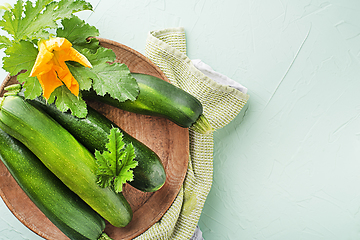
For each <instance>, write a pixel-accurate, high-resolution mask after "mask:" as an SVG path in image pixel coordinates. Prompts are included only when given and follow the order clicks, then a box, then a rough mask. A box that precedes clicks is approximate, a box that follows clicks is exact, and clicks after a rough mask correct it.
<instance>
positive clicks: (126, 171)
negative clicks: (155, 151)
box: [95, 128, 138, 193]
mask: <svg viewBox="0 0 360 240" xmlns="http://www.w3.org/2000/svg"><path fill="white" fill-rule="evenodd" d="M122 137H123V133H122V132H121V131H120V130H119V129H118V128H112V129H111V130H110V134H109V135H108V140H109V142H108V143H107V144H106V149H107V151H104V152H103V153H100V152H99V151H97V150H96V151H95V158H96V163H97V165H98V169H97V173H96V174H97V183H98V184H99V186H101V187H111V188H112V189H113V190H114V191H115V192H116V193H119V192H122V189H123V185H124V184H125V183H126V182H130V181H133V179H134V174H133V170H132V169H133V168H135V167H136V166H137V165H138V162H137V161H136V160H135V150H134V147H133V145H132V144H131V143H130V144H128V145H126V146H125V143H124V142H123V139H122Z"/></svg>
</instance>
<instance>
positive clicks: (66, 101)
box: [48, 85, 87, 118]
mask: <svg viewBox="0 0 360 240" xmlns="http://www.w3.org/2000/svg"><path fill="white" fill-rule="evenodd" d="M55 100H56V101H55ZM48 102H49V103H54V102H55V105H56V107H57V108H58V109H59V110H60V111H62V112H66V111H68V110H69V109H70V111H71V113H72V114H73V115H74V116H76V117H78V118H84V117H86V115H87V105H86V102H85V101H84V100H82V98H81V97H80V96H79V97H76V96H75V95H74V94H72V93H71V92H70V90H69V89H68V88H67V87H66V86H65V85H61V86H60V87H57V88H56V89H55V91H54V92H52V94H51V95H50V98H49V100H48Z"/></svg>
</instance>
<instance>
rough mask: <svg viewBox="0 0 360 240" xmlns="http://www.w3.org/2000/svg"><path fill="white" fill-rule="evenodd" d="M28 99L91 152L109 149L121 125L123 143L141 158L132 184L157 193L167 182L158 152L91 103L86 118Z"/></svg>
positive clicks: (142, 189)
mask: <svg viewBox="0 0 360 240" xmlns="http://www.w3.org/2000/svg"><path fill="white" fill-rule="evenodd" d="M20 94H21V93H20ZM29 102H30V103H31V104H32V105H33V106H35V107H37V108H41V109H42V110H43V111H45V112H46V113H47V114H49V115H50V116H51V117H52V118H53V119H54V120H56V121H57V122H58V123H60V125H62V126H63V127H64V128H65V129H66V130H68V131H69V132H70V133H71V134H72V135H73V136H74V137H75V138H76V139H77V140H78V141H79V142H80V143H82V144H83V145H84V146H85V147H86V148H87V149H89V150H90V151H91V152H92V153H94V152H95V150H98V151H104V150H106V143H107V141H108V140H107V139H108V138H107V136H108V135H109V133H110V130H111V128H112V127H116V128H119V129H120V130H121V132H122V133H123V141H124V143H125V144H129V143H132V144H133V146H134V150H135V155H136V157H135V159H136V160H137V161H138V166H137V167H136V168H134V169H133V173H134V180H133V181H131V182H129V184H130V185H131V186H133V187H135V188H137V189H139V190H141V191H144V192H154V191H156V190H158V189H160V188H161V187H162V186H163V185H164V183H165V180H166V173H165V170H164V166H163V164H162V163H161V160H160V158H159V157H158V155H157V154H156V153H155V152H154V151H152V150H151V149H150V148H148V147H147V146H146V145H145V144H143V143H141V142H140V141H138V140H137V139H135V138H134V137H132V136H131V135H129V134H128V133H126V132H125V131H124V130H122V129H121V128H120V127H119V126H117V125H116V124H115V123H113V122H112V121H110V120H109V119H108V118H106V117H105V116H104V115H102V114H101V113H99V112H97V111H96V110H95V109H93V108H91V107H90V106H88V115H87V116H86V118H77V117H75V116H74V115H72V114H70V113H69V112H61V111H60V110H58V109H57V108H56V106H55V105H54V104H47V103H46V102H45V101H44V99H43V98H37V99H35V100H31V101H29Z"/></svg>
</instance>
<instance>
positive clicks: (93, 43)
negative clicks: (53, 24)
mask: <svg viewBox="0 0 360 240" xmlns="http://www.w3.org/2000/svg"><path fill="white" fill-rule="evenodd" d="M61 24H62V25H63V28H58V29H57V31H56V35H57V36H58V37H63V38H66V39H67V40H69V41H70V42H71V43H72V45H73V47H74V48H75V49H76V50H78V51H81V49H84V48H86V49H89V50H91V52H92V53H95V52H96V50H97V49H98V48H99V47H100V46H99V41H98V40H97V39H96V38H91V39H90V40H88V38H89V37H97V36H99V30H98V29H97V28H95V27H94V26H90V25H89V24H87V23H85V21H83V20H81V19H80V18H78V17H76V16H72V17H71V18H69V19H64V20H62V22H61Z"/></svg>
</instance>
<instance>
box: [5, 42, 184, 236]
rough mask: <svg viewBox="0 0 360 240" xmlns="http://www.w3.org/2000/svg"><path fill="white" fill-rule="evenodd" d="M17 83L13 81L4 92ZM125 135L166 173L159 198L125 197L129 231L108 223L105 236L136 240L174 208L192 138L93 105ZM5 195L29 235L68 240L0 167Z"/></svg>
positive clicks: (126, 55) (145, 68)
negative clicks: (151, 154) (149, 152)
mask: <svg viewBox="0 0 360 240" xmlns="http://www.w3.org/2000/svg"><path fill="white" fill-rule="evenodd" d="M99 41H100V44H101V45H102V46H104V47H106V48H110V49H112V50H113V51H114V52H115V54H116V57H117V59H116V61H117V62H120V63H124V64H126V65H127V66H128V67H129V69H130V71H131V72H136V73H145V74H149V75H153V76H155V77H158V78H161V79H163V80H164V81H168V79H167V78H166V76H165V75H164V74H163V73H162V72H161V70H160V69H159V68H158V67H157V66H156V65H155V64H153V63H152V62H151V61H150V60H149V59H147V58H146V57H145V56H143V55H142V54H140V53H138V52H137V51H135V50H133V49H131V48H129V47H127V46H124V45H123V44H120V43H117V42H114V41H111V40H107V39H102V38H99ZM13 83H16V77H7V78H6V79H5V80H4V82H3V84H2V85H1V88H0V96H2V95H3V94H4V87H5V86H8V85H10V84H13ZM88 104H89V105H91V106H92V107H93V108H95V109H96V110H98V111H99V112H100V113H102V114H104V115H105V116H106V117H108V118H109V119H110V120H112V121H113V122H114V123H116V124H117V125H118V126H120V127H121V128H122V129H123V130H124V131H126V132H127V133H129V134H130V135H132V136H133V137H135V138H137V139H138V140H139V141H141V142H143V143H144V144H145V145H147V146H148V147H149V148H150V149H152V150H153V151H154V152H155V153H157V154H158V156H159V157H160V159H161V161H162V163H163V165H164V167H165V171H166V174H167V176H166V182H165V185H164V186H163V187H162V188H161V189H159V190H158V191H156V192H155V193H144V192H141V191H139V190H137V189H135V188H133V187H131V186H130V185H128V184H126V185H125V187H124V196H125V198H126V199H127V200H128V202H129V203H130V206H131V208H132V210H133V213H134V215H133V219H132V221H131V222H130V223H129V224H128V226H126V227H124V228H116V227H114V226H112V225H110V224H108V223H107V225H106V228H105V232H106V233H107V234H108V235H109V236H110V237H111V238H113V239H114V240H120V239H132V238H134V237H136V236H138V235H140V234H141V233H143V232H144V231H146V230H147V229H148V228H149V227H150V226H152V225H153V224H154V223H156V222H157V221H159V220H160V218H161V217H162V216H163V215H164V213H165V212H166V211H167V210H168V208H169V207H170V206H171V204H172V203H173V201H174V199H175V197H176V196H177V194H178V192H179V190H180V188H181V186H182V183H183V181H184V178H185V174H186V170H187V164H188V157H189V132H188V129H186V128H181V127H179V126H177V125H176V124H174V123H172V122H170V121H169V120H166V119H164V118H161V117H152V116H145V115H139V114H134V113H130V112H126V111H122V110H120V109H117V108H114V107H111V106H108V105H106V104H102V103H98V102H92V101H89V102H88ZM0 195H1V197H2V198H3V200H4V202H5V204H6V205H7V206H8V208H9V209H10V211H11V212H12V213H13V214H14V215H15V216H16V217H17V218H18V219H19V220H20V221H21V222H22V223H23V224H24V225H26V226H27V227H28V228H29V229H31V230H32V231H34V232H35V233H37V234H38V235H40V236H41V237H43V238H45V239H54V240H55V239H56V240H61V239H67V238H66V236H64V234H62V233H61V232H60V231H59V230H58V229H57V228H56V227H55V226H54V225H53V224H52V223H51V222H50V221H49V220H48V219H47V218H46V217H45V216H44V214H43V213H42V212H41V211H40V210H39V209H38V208H37V207H36V206H35V205H34V204H33V203H32V202H31V200H30V199H29V198H28V197H27V196H26V194H25V193H24V192H23V191H22V190H21V188H20V187H19V186H18V185H17V183H16V182H15V180H14V179H13V178H12V177H11V175H10V174H9V172H8V171H7V169H6V167H5V166H4V165H3V164H2V162H0Z"/></svg>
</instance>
